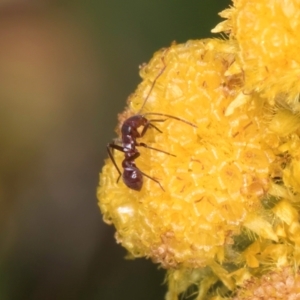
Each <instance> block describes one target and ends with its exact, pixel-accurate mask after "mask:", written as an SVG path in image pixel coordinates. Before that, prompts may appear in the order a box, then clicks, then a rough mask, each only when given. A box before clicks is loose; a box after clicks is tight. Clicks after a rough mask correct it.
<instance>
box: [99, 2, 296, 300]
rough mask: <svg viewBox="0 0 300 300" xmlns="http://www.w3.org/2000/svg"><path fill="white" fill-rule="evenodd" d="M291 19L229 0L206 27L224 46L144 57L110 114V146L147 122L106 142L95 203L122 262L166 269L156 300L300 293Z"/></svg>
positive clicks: (291, 5)
mask: <svg viewBox="0 0 300 300" xmlns="http://www.w3.org/2000/svg"><path fill="white" fill-rule="evenodd" d="M299 14H300V1H299V0H290V1H287V0H281V1H279V0H260V1H257V0H247V1H246V0H236V1H234V6H233V7H231V8H229V9H227V10H225V11H223V12H222V13H221V15H222V16H223V17H225V18H227V20H226V21H224V22H222V23H220V24H219V25H218V26H217V27H216V28H215V29H214V30H213V31H214V32H220V31H225V32H226V33H228V34H229V37H230V39H229V40H225V41H224V40H217V39H207V40H199V41H189V42H187V43H185V44H179V45H175V44H173V45H171V46H170V47H169V48H167V49H162V50H161V51H158V52H157V53H155V55H154V57H153V58H152V60H151V61H150V62H149V63H148V64H147V65H145V66H143V68H142V69H141V77H142V78H143V81H142V83H141V84H140V85H139V86H138V88H137V90H136V91H135V93H134V94H132V95H131V96H130V97H129V99H128V107H127V108H126V109H125V111H124V112H123V113H122V114H121V115H120V116H119V126H118V130H117V132H118V133H119V135H120V138H122V136H121V134H120V132H122V130H123V134H124V128H122V126H123V124H124V123H125V124H128V125H130V126H131V127H130V128H129V129H135V126H134V123H133V121H136V120H143V122H146V120H148V121H149V123H147V122H146V123H143V124H142V123H141V124H140V125H141V126H137V127H139V128H138V133H136V132H135V133H132V131H131V132H129V133H128V134H129V135H130V137H131V138H132V139H131V140H132V141H133V142H134V143H133V144H129V143H128V140H127V141H125V139H124V141H123V144H122V140H121V141H120V143H119V144H114V145H113V146H112V148H115V149H114V151H113V153H112V155H111V156H112V157H113V161H112V160H111V159H107V160H106V162H105V166H104V168H103V170H102V173H101V176H100V186H99V188H98V192H97V196H98V199H99V206H100V209H101V211H102V213H103V216H104V220H105V222H107V223H109V224H113V225H114V226H115V227H116V231H117V233H116V238H117V241H118V242H119V243H121V244H122V245H123V246H124V247H125V248H126V249H127V250H128V253H129V255H130V256H131V257H147V258H151V259H152V260H153V261H154V262H156V263H159V264H160V265H161V266H162V267H164V268H166V269H168V274H167V280H168V284H169V290H168V293H167V295H166V299H167V300H176V299H178V297H179V295H180V294H182V293H184V294H187V295H188V296H189V295H193V294H195V296H196V299H197V300H201V299H214V300H216V299H224V298H226V299H229V298H230V297H235V298H234V299H250V298H249V295H250V294H249V293H250V292H251V293H252V294H255V296H257V297H264V298H261V299H269V298H270V297H275V296H276V295H277V294H276V293H275V292H274V288H275V289H276V287H277V286H281V281H282V280H283V281H284V280H286V281H285V283H286V285H287V286H289V287H290V286H291V285H290V283H291V282H293V283H295V284H296V285H297V286H298V285H299V283H298V282H299V279H298V273H297V270H298V267H299V264H300V234H299V233H300V223H299V219H300V216H299V209H300V196H299V193H300V179H299V178H300V150H299V149H300V138H299V134H300V116H299V111H300V105H299V92H300V84H299V79H300V56H299V54H298V53H300V51H299V50H300V49H299V47H300V43H299V42H300V18H299ZM132 116H135V117H133V119H130V120H128V118H130V117H132ZM147 124H148V125H147ZM145 126H146V127H145ZM143 129H144V131H143ZM139 143H140V144H139ZM116 145H118V146H116ZM111 150H112V149H111ZM118 150H123V151H118ZM133 154H136V155H135V156H134V157H133V158H134V159H133V158H132V157H131V156H130V155H133ZM138 154H140V155H138ZM122 162H123V165H122ZM126 164H127V167H128V166H129V167H130V168H129V170H127V171H126V172H124V170H123V168H124V167H125V168H126ZM116 167H117V168H118V169H119V171H120V172H121V173H123V174H122V175H123V177H122V179H123V180H124V182H123V181H122V180H120V181H119V182H117V179H118V177H119V171H118V169H117V168H116ZM132 171H136V172H132ZM134 175H137V176H141V178H139V177H138V178H139V179H138V183H139V184H138V185H136V186H134V185H133V184H132V183H130V182H129V179H132V180H135V181H137V179H136V178H134ZM276 276H277V277H276ZM280 276H281V277H280ZM273 277H274V282H271V281H270V282H269V284H266V281H267V280H269V279H268V278H273ZM279 277H280V278H279ZM276 278H277V279H278V280H277V279H276ZM291 278H292V279H291ZM275 279H276V280H277V281H276V280H275ZM280 280H281V281H280ZM215 286H216V287H217V288H214V287H215ZM237 286H241V287H242V288H241V289H240V290H239V291H237ZM264 286H271V288H269V287H268V289H265V290H264ZM289 287H286V289H288V288H289ZM187 291H189V293H190V294H188V292H187ZM275 294H276V295H275ZM266 295H267V296H266ZM278 295H279V294H278ZM288 295H289V296H291V297H294V298H291V299H297V298H295V297H300V296H299V289H298V287H297V289H296V290H295V289H289V294H288ZM247 297H248V298H247ZM268 297H269V298H268ZM276 297H277V296H276ZM278 297H279V298H280V297H281V296H278ZM279 298H278V299H279ZM274 299H277V298H274Z"/></svg>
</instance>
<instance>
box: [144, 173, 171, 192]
mask: <svg viewBox="0 0 300 300" xmlns="http://www.w3.org/2000/svg"><path fill="white" fill-rule="evenodd" d="M140 172H141V173H142V174H143V175H144V176H146V177H148V178H149V179H151V180H153V181H154V182H156V183H157V184H158V185H159V186H160V188H161V189H162V190H163V191H164V192H165V190H164V188H163V187H162V185H161V184H160V182H159V181H158V180H157V179H155V178H153V177H151V176H149V175H147V174H145V173H144V172H142V171H141V170H140Z"/></svg>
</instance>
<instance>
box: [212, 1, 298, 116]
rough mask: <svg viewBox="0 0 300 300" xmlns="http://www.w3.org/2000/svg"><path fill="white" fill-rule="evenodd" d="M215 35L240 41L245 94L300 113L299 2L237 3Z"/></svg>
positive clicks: (226, 11) (228, 12)
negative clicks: (226, 36)
mask: <svg viewBox="0 0 300 300" xmlns="http://www.w3.org/2000/svg"><path fill="white" fill-rule="evenodd" d="M233 3H234V6H233V7H232V8H230V9H226V10H225V11H223V12H222V13H221V14H220V15H221V16H222V17H224V18H227V20H226V21H224V22H222V23H220V24H219V25H217V26H216V27H215V28H214V29H213V32H220V31H225V32H227V33H229V34H230V37H231V38H232V39H234V40H236V41H237V47H238V49H237V53H238V58H239V63H240V67H241V68H242V70H243V72H244V74H245V91H247V92H252V91H256V92H261V96H263V97H265V98H267V99H268V101H269V102H270V103H274V102H280V103H285V104H287V105H289V106H291V107H292V109H293V110H295V111H300V105H299V93H300V1H299V0H259V1H258V0H234V1H233Z"/></svg>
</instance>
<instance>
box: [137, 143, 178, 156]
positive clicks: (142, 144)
mask: <svg viewBox="0 0 300 300" xmlns="http://www.w3.org/2000/svg"><path fill="white" fill-rule="evenodd" d="M137 146H141V147H144V148H148V149H151V150H155V151H158V152H162V153H165V154H168V155H171V156H174V157H176V155H175V154H172V153H170V152H167V151H164V150H161V149H157V148H154V147H151V146H148V145H147V144H145V143H138V144H137Z"/></svg>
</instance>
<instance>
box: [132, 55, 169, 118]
mask: <svg viewBox="0 0 300 300" xmlns="http://www.w3.org/2000/svg"><path fill="white" fill-rule="evenodd" d="M167 50H168V49H166V50H165V51H167ZM161 60H162V63H163V64H164V66H163V68H162V69H161V70H160V71H159V73H158V75H157V76H156V77H155V79H154V80H153V82H152V84H151V87H150V90H149V92H148V94H147V96H146V98H145V100H144V103H143V105H142V106H141V108H140V109H139V111H138V113H137V115H138V114H140V113H141V111H142V110H143V108H144V106H145V104H146V102H147V100H148V98H149V96H150V94H151V92H152V90H153V88H154V86H155V84H156V81H157V79H158V78H159V77H160V76H161V75H162V74H163V72H164V71H165V69H166V67H167V65H166V64H165V61H164V56H163V57H162V58H161Z"/></svg>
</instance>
